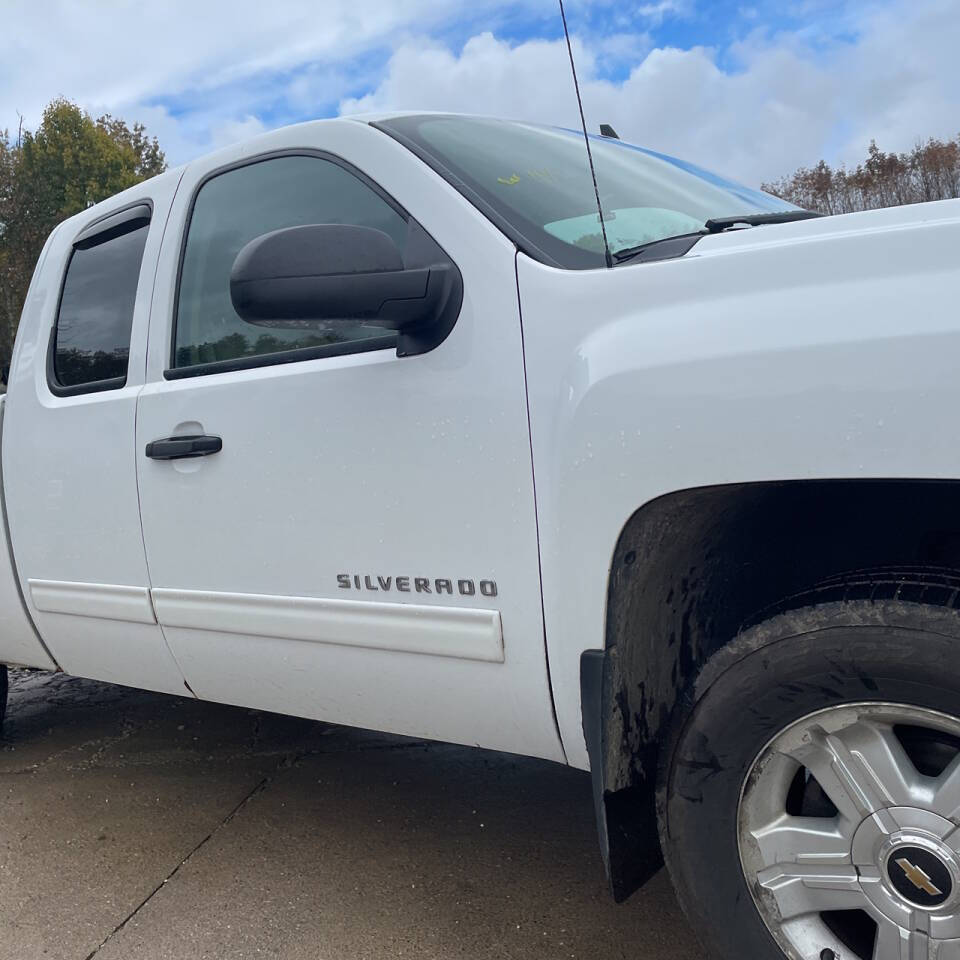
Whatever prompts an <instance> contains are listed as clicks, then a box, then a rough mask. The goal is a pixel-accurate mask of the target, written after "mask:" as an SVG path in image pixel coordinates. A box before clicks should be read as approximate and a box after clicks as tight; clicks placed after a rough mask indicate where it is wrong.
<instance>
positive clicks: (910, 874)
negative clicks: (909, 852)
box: [897, 857, 943, 897]
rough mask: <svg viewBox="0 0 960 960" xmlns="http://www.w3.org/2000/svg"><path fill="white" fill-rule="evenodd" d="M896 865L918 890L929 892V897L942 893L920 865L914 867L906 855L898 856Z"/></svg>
mask: <svg viewBox="0 0 960 960" xmlns="http://www.w3.org/2000/svg"><path fill="white" fill-rule="evenodd" d="M897 866H898V867H899V868H900V869H901V870H902V871H903V872H904V874H905V875H906V878H907V879H908V880H909V881H910V882H911V883H912V884H913V885H914V886H915V887H916V888H917V889H918V890H922V891H923V892H924V893H929V894H930V896H931V897H939V896H940V894H941V893H943V891H942V890H940V889H939V888H938V887H937V886H936V885H935V884H934V882H933V881H932V880H931V879H930V877H928V876H927V874H926V873H925V872H924V871H923V870H921V869H920V867H915V866H914V865H913V864H912V863H911V862H910V861H909V860H908V859H907V858H906V857H900V859H899V860H897Z"/></svg>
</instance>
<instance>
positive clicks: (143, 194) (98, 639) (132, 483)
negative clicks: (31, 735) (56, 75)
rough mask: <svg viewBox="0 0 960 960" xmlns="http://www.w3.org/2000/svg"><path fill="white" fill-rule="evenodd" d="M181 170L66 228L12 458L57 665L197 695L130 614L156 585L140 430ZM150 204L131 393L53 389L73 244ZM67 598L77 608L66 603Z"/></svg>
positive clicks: (46, 289)
mask: <svg viewBox="0 0 960 960" xmlns="http://www.w3.org/2000/svg"><path fill="white" fill-rule="evenodd" d="M181 172H182V171H171V172H169V173H166V174H164V175H163V176H160V177H156V178H154V179H153V180H150V181H148V182H146V183H143V184H140V185H139V186H137V187H134V188H132V189H131V190H128V191H125V192H124V193H122V194H119V195H118V196H116V197H113V198H112V199H111V200H109V201H107V202H105V203H102V204H98V205H97V206H96V207H93V208H91V209H90V210H87V211H85V212H84V213H82V214H78V215H77V216H76V217H73V218H71V219H70V220H68V221H66V222H65V223H64V224H62V225H61V226H60V227H59V228H58V229H57V231H56V232H55V234H54V236H53V238H52V240H51V243H50V245H49V247H48V251H47V254H46V259H45V262H44V267H41V269H40V270H39V271H38V274H37V282H36V283H35V285H34V287H33V289H32V290H31V293H30V296H29V297H28V300H27V303H26V307H25V309H24V312H23V317H22V319H21V323H20V329H19V332H18V336H17V347H16V350H15V352H14V355H13V359H12V363H11V369H10V382H9V394H8V398H7V414H6V416H5V421H6V422H5V424H4V436H3V451H2V452H3V465H4V484H5V485H4V494H5V499H6V507H7V515H8V518H9V524H10V532H11V534H10V535H11V538H12V540H13V542H14V544H15V545H16V546H15V551H16V558H17V568H18V574H19V577H20V584H21V589H22V591H23V595H24V598H25V600H26V604H27V610H28V612H29V614H30V617H31V619H32V620H33V622H34V623H35V624H36V626H37V630H38V632H39V633H40V636H41V637H43V639H44V642H45V643H46V645H47V647H48V648H49V650H50V652H51V654H52V655H53V657H54V658H55V659H56V662H57V663H58V664H59V666H60V667H62V668H63V669H64V670H66V671H67V672H68V673H75V674H77V675H79V676H87V677H94V678H96V679H100V680H107V681H110V682H114V683H124V684H129V685H132V686H138V687H145V688H147V689H151V690H158V691H162V692H165V693H179V694H183V693H186V692H187V691H186V689H185V687H184V678H183V675H182V674H181V672H180V670H179V668H178V667H177V665H176V662H175V661H174V659H173V657H172V656H171V654H170V651H169V650H168V649H167V645H166V643H165V641H164V638H163V633H162V631H161V629H160V627H159V626H158V624H157V622H156V618H155V617H153V616H152V612H151V613H150V614H149V616H142V615H141V613H142V611H143V609H144V608H143V606H142V605H141V606H139V607H138V608H137V609H138V612H137V615H136V616H128V613H129V605H128V603H127V601H126V600H125V599H124V595H125V593H127V592H129V591H130V590H131V589H133V590H136V591H139V592H140V594H141V595H142V594H144V593H145V591H147V590H148V589H149V587H150V578H149V574H148V572H147V564H146V558H145V556H144V550H143V536H142V533H141V530H140V503H139V498H138V496H137V481H136V451H135V448H134V431H135V427H136V406H137V397H138V395H139V393H140V391H141V390H142V388H143V378H144V371H145V361H146V353H147V334H148V321H149V313H150V294H151V292H152V289H153V279H154V274H155V272H156V262H157V253H158V251H159V248H160V240H161V238H162V235H163V227H164V223H165V219H166V212H167V210H168V209H169V206H170V202H171V200H172V198H173V194H174V192H175V191H176V187H177V183H178V182H179V178H180V175H181ZM144 201H147V202H149V203H151V204H152V205H153V219H152V221H151V225H150V230H149V234H148V238H147V245H146V249H145V251H144V257H143V266H142V269H141V276H140V282H139V286H138V290H137V298H136V305H135V307H134V317H133V327H132V335H131V341H130V359H129V368H128V374H127V383H126V386H124V387H123V388H122V389H119V390H109V391H103V392H99V393H86V394H82V395H79V396H55V395H54V394H53V393H52V392H51V391H50V389H49V386H48V384H47V364H46V357H47V350H48V345H49V343H50V336H51V330H52V328H53V323H54V320H55V317H56V313H57V307H58V304H59V299H60V292H61V286H62V283H63V277H64V273H65V271H66V267H67V263H68V261H69V259H70V256H71V252H72V246H73V241H74V238H75V237H76V236H77V235H79V234H80V233H81V232H82V231H83V230H84V229H85V228H86V227H87V226H88V225H90V224H91V223H93V222H95V221H96V220H98V219H100V218H101V217H103V216H104V215H105V214H108V213H110V212H111V211H113V210H119V209H122V208H123V207H125V206H128V205H130V204H132V203H135V202H144ZM35 588H36V592H35ZM55 595H56V596H58V597H59V600H57V599H55ZM66 596H69V597H71V598H72V599H71V602H70V603H66V602H64V598H65V597H66ZM52 598H54V599H52ZM38 601H39V604H38ZM81 612H82V615H78V613H81Z"/></svg>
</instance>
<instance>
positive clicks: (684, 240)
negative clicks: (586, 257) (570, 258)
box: [613, 210, 823, 264]
mask: <svg viewBox="0 0 960 960" xmlns="http://www.w3.org/2000/svg"><path fill="white" fill-rule="evenodd" d="M822 216H823V214H822V213H814V212H813V211H812V210H784V211H782V212H780V213H745V214H744V215H743V216H742V217H714V218H713V219H712V220H708V221H707V222H706V223H705V224H704V225H703V229H702V230H697V231H696V232H695V233H682V234H679V235H678V236H676V237H663V238H662V239H660V240H651V241H650V242H649V243H641V244H638V245H637V246H635V247H625V248H624V249H623V250H616V251H614V254H613V259H614V261H615V262H616V263H618V264H619V263H624V262H626V261H627V260H641V261H643V262H649V261H651V260H671V259H673V258H674V257H682V256H683V255H684V254H685V253H687V251H688V250H690V248H691V247H692V246H693V245H694V244H695V243H696V242H697V241H698V240H699V239H700V238H701V237H705V236H706V235H707V234H709V233H723V231H724V230H729V229H731V228H732V227H736V226H740V225H741V224H743V225H744V226H750V227H762V226H763V225H764V224H768V223H793V222H794V221H796V220H812V219H813V218H814V217H822Z"/></svg>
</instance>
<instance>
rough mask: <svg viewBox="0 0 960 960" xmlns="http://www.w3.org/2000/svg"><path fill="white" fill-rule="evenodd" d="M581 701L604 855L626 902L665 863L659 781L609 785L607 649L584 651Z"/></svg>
mask: <svg viewBox="0 0 960 960" xmlns="http://www.w3.org/2000/svg"><path fill="white" fill-rule="evenodd" d="M580 703H581V711H582V716H583V736H584V739H585V740H586V744H587V754H588V755H589V757H590V775H591V778H592V780H593V805H594V811H595V813H596V816H597V834H598V836H599V839H600V855H601V856H602V858H603V866H604V870H605V871H606V874H607V880H608V881H609V883H610V891H611V893H612V894H613V898H614V900H615V901H616V902H617V903H621V902H623V901H624V900H626V899H627V897H629V896H630V894H631V893H633V892H634V891H636V890H638V889H639V888H640V887H641V886H643V884H645V883H646V882H647V881H648V880H649V879H650V878H651V877H652V876H653V875H654V874H655V873H657V871H658V870H659V869H660V868H661V867H662V866H663V855H662V853H661V851H660V839H659V836H658V833H657V811H656V804H655V790H654V784H653V783H649V784H643V785H631V786H626V787H623V788H622V789H618V790H609V789H608V785H607V782H606V780H607V776H606V770H607V763H606V754H607V749H608V744H607V742H606V736H605V734H606V718H607V717H609V716H610V715H611V707H612V697H611V691H610V677H609V670H608V661H607V656H606V653H605V652H604V651H603V650H585V651H584V652H583V653H582V654H581V656H580Z"/></svg>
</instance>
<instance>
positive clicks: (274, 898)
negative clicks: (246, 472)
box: [0, 672, 700, 960]
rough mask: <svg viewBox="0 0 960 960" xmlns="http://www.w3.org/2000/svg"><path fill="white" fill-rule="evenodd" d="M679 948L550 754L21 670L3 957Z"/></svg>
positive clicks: (669, 914)
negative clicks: (624, 884)
mask: <svg viewBox="0 0 960 960" xmlns="http://www.w3.org/2000/svg"><path fill="white" fill-rule="evenodd" d="M248 957H249V958H284V960H299V958H310V960H361V958H362V960H381V958H388V957H389V958H396V957H410V958H417V960H448V958H459V957H467V958H476V960H486V958H490V960H493V958H497V960H512V958H517V960H520V958H523V960H526V958H550V960H565V958H577V960H593V958H597V960H600V958H602V960H616V958H629V960H668V958H669V960H694V958H699V957H700V951H699V950H698V949H697V947H696V945H695V943H694V941H693V938H692V936H691V934H690V932H689V930H688V928H687V926H686V924H685V922H684V920H683V917H682V915H681V914H680V911H679V908H678V907H677V904H676V901H675V900H674V897H673V892H672V890H671V889H670V885H669V882H668V880H667V877H666V875H665V874H664V873H660V874H659V875H658V876H657V877H656V878H655V879H654V880H653V881H651V883H650V884H648V885H647V886H646V887H645V888H644V889H643V890H642V891H640V893H638V894H636V895H635V896H634V897H633V898H631V899H630V900H629V901H628V902H627V903H625V904H621V905H619V906H618V905H616V904H614V903H613V902H612V901H611V899H610V897H609V895H608V893H607V889H606V887H605V884H604V879H603V875H602V869H601V864H600V859H599V854H598V851H597V844H596V839H595V834H594V824H593V811H592V807H591V800H590V783H589V777H588V776H587V775H586V774H584V773H581V772H578V771H574V770H569V769H566V768H564V767H561V766H558V765H556V764H551V763H546V762H542V761H537V760H530V759H527V758H522V757H515V756H510V755H507V754H501V753H491V752H489V751H481V750H474V749H469V748H464V747H455V746H450V745H448V744H435V743H427V742H425V741H419V740H409V739H405V738H402V737H393V736H387V735H383V734H377V733H371V732H369V731H362V730H352V729H348V728H344V727H335V726H329V725H325V724H318V723H312V722H309V721H304V720H297V719H292V718H289V717H282V716H278V715H275V714H266V713H260V712H256V711H250V710H245V709H241V708H237V707H225V706H219V705H216V704H209V703H201V702H198V701H196V700H190V699H185V698H178V697H168V696H162V695H158V694H150V693H144V692H141V691H137V690H130V689H127V688H124V687H115V686H110V685H107V684H100V683H95V682H92V681H88V680H81V679H76V678H71V677H65V676H62V675H50V674H44V673H32V672H31V673H28V672H18V673H15V674H14V675H13V677H12V685H11V694H10V710H9V713H8V718H7V722H6V725H5V727H4V731H3V740H2V741H0V960H35V958H36V960H93V958H96V960H131V958H136V960H161V958H164V960H167V958H169V960H187V958H189V960H193V958H217V960H219V958H230V960H235V958H236V960H239V958H248Z"/></svg>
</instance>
